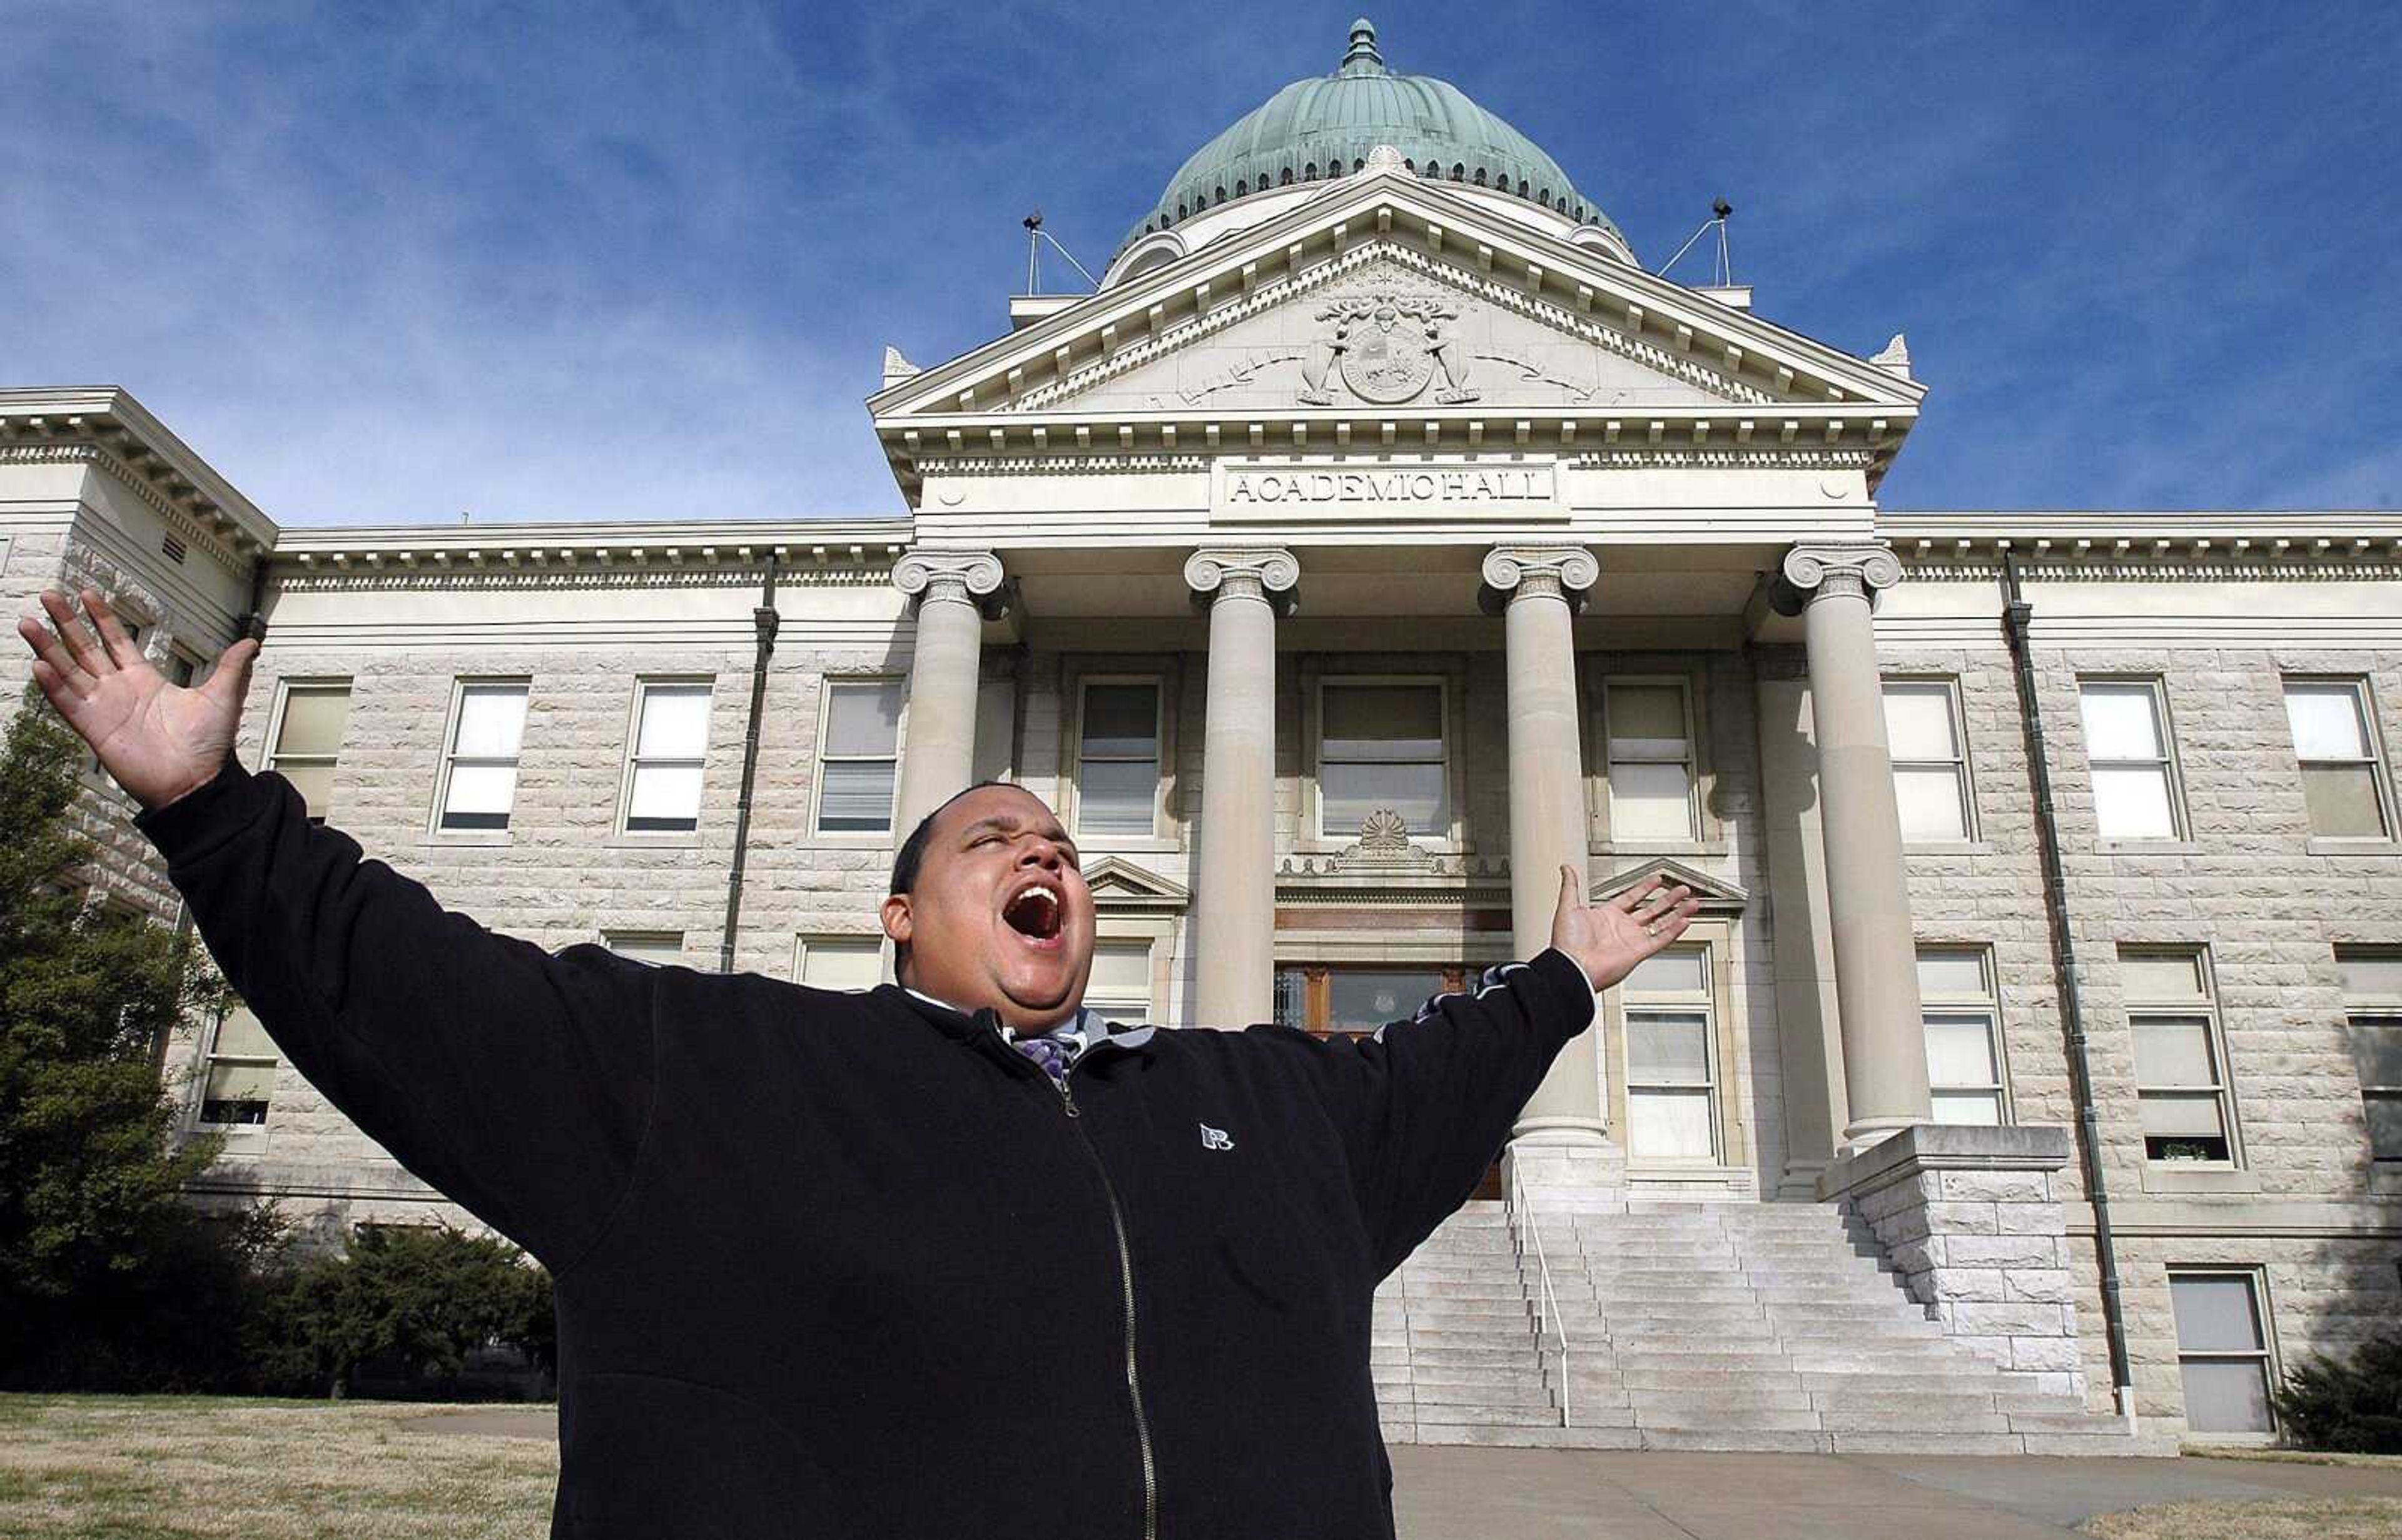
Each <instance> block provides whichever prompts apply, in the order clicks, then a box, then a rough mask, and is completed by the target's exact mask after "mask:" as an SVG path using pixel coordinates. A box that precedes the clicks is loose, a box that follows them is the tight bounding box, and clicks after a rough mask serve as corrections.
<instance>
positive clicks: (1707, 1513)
mask: <svg viewBox="0 0 2402 1540" xmlns="http://www.w3.org/2000/svg"><path fill="white" fill-rule="evenodd" d="M1392 1454H1393V1500H1394V1502H1393V1506H1394V1508H1395V1511H1396V1515H1397V1517H1398V1519H1399V1520H1400V1529H1401V1540H1602V1537H1604V1536H1607V1537H1608V1540H1764V1537H1773V1540H1821V1537H1824V1540H1858V1536H1860V1535H1863V1534H1912V1535H1924V1536H1927V1537H1929V1540H2059V1536H2060V1535H2061V1534H2062V1533H2064V1531H2068V1530H2072V1529H2074V1528H2075V1527H2076V1525H2078V1523H2080V1522H2082V1521H2083V1520H2084V1519H2090V1518H2091V1517H2092V1516H2093V1515H2095V1514H2097V1513H2116V1512H2119V1511H2121V1510H2123V1509H2126V1508H2133V1507H2142V1506H2146V1505H2147V1504H2152V1503H2172V1502H2183V1501H2189V1500H2202V1499H2216V1500H2220V1501H2230V1502H2241V1501H2245V1500H2257V1499H2263V1498H2272V1497H2287V1496H2316V1497H2328V1496H2338V1495H2345V1494H2352V1493H2374V1494H2377V1495H2381V1496H2393V1497H2402V1468H2391V1469H2377V1470H2367V1469H2354V1468H2351V1467H2346V1466H2338V1465H2303V1464H2270V1463H2267V1462H2247V1461H2234V1460H2202V1459H2179V1460H2133V1459H2117V1460H2099V1459H2091V1458H2082V1459H2061V1458H2054V1457H2048V1456H2041V1455H2006V1456H1992V1457H1975V1456H1967V1455H1905V1454H1892V1455H1884V1454H1854V1455H1843V1454H1671V1453H1665V1452H1659V1451H1645V1452H1639V1453H1622V1452H1618V1451H1583V1450H1498V1449H1469V1448H1459V1447H1436V1446H1429V1445H1405V1446H1401V1447H1398V1448H1396V1449H1395V1450H1394V1451H1392Z"/></svg>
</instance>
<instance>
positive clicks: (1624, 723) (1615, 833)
mask: <svg viewBox="0 0 2402 1540" xmlns="http://www.w3.org/2000/svg"><path fill="white" fill-rule="evenodd" d="M1601 703H1602V704H1601V716H1602V736H1603V741H1604V743H1605V745H1606V752H1607V754H1608V780H1609V837H1610V839H1611V840H1612V841H1613V842H1614V841H1619V840H1692V839H1698V838H1699V837H1700V834H1699V832H1698V831H1697V829H1696V827H1695V821H1694V807H1693V729H1692V709H1691V707H1692V702H1691V698H1690V697H1689V696H1688V694H1687V693H1686V688H1685V683H1684V681H1681V680H1606V681H1603V683H1602V687H1601Z"/></svg>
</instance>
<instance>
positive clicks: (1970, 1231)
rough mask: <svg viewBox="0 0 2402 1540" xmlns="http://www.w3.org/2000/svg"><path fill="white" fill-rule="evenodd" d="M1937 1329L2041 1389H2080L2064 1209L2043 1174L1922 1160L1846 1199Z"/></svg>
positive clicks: (2066, 1392) (2072, 1391)
mask: <svg viewBox="0 0 2402 1540" xmlns="http://www.w3.org/2000/svg"><path fill="white" fill-rule="evenodd" d="M1843 1208H1844V1211H1845V1212H1847V1213H1849V1214H1853V1215H1855V1216H1857V1217H1858V1218H1859V1219H1861V1220H1862V1221H1863V1222H1864V1223H1866V1224H1867V1225H1868V1227H1869V1229H1870V1230H1871V1232H1873V1233H1874V1234H1875V1236H1876V1238H1877V1242H1878V1244H1880V1245H1881V1246H1882V1247H1883V1248H1884V1253H1885V1256H1886V1258H1887V1259H1888V1260H1890V1261H1891V1262H1892V1263H1893V1266H1894V1270H1895V1271H1896V1272H1898V1273H1899V1274H1900V1276H1901V1280H1902V1285H1903V1286H1904V1287H1905V1288H1906V1289H1907V1290H1908V1291H1909V1293H1910V1297H1911V1298H1912V1299H1915V1300H1916V1301H1918V1303H1920V1304H1921V1305H1924V1306H1926V1313H1927V1315H1928V1317H1929V1318H1930V1319H1933V1320H1935V1321H1938V1322H1940V1323H1941V1325H1942V1327H1943V1332H1944V1335H1945V1336H1947V1337H1949V1338H1951V1339H1952V1341H1953V1342H1955V1343H1956V1344H1958V1345H1959V1346H1961V1347H1963V1348H1966V1349H1967V1350H1968V1351H1969V1352H1971V1353H1974V1354H1976V1355H1977V1356H1978V1357H1980V1358H1982V1359H1984V1360H1985V1361H1986V1362H1987V1363H1990V1364H1992V1365H1993V1366H1994V1367H1995V1368H1999V1369H2002V1370H2004V1371H2006V1372H2008V1373H2009V1374H2011V1375H2012V1376H2014V1377H2018V1378H2022V1379H2023V1380H2024V1381H2025V1382H2027V1383H2028V1384H2029V1385H2030V1386H2031V1387H2033V1388H2036V1389H2038V1390H2041V1391H2044V1392H2046V1393H2048V1394H2053V1395H2062V1396H2082V1395H2085V1394H2086V1391H2087V1385H2086V1380H2085V1372H2084V1368H2083V1364H2082V1360H2081V1356H2080V1354H2079V1352H2078V1342H2079V1333H2078V1310H2077V1303H2076V1286H2075V1284H2074V1282H2073V1280H2072V1278H2071V1275H2070V1272H2069V1265H2068V1263H2069V1255H2068V1239H2067V1233H2066V1231H2067V1211H2066V1209H2065V1208H2064V1206H2063V1205H2062V1204H2061V1203H2059V1202H2058V1200H2057V1199H2056V1198H2055V1196H2054V1194H2053V1191H2052V1176H2051V1174H2050V1173H2048V1172H2044V1171H2035V1170H2015V1171H2013V1170H1978V1171H1965V1170H1963V1171H1944V1170H1936V1171H1926V1170H1920V1171H1916V1172H1915V1173H1914V1174H1912V1175H1908V1176H1902V1177H1901V1178H1900V1179H1898V1180H1895V1181H1892V1182H1889V1183H1887V1184H1886V1185H1884V1186H1882V1187H1876V1188H1872V1189H1869V1190H1866V1191H1862V1192H1860V1193H1857V1195H1855V1196H1852V1197H1849V1198H1846V1199H1845V1200H1844V1202H1843Z"/></svg>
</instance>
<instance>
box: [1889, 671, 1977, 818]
mask: <svg viewBox="0 0 2402 1540" xmlns="http://www.w3.org/2000/svg"><path fill="white" fill-rule="evenodd" d="M1884 736H1885V741H1886V743H1887V744H1888V745H1890V746H1891V748H1892V749H1893V792H1894V800H1895V801H1896V802H1897V803H1898V804H1900V806H1901V837H1902V838H1903V839H1904V840H1905V841H1909V842H1911V843H1913V844H1927V843H1938V842H1941V841H1945V840H1966V839H1968V838H1971V837H1972V836H1971V835H1970V833H1969V830H1970V828H1971V827H1972V825H1971V823H1970V819H1969V811H1970V809H1969V801H1968V749H1967V743H1966V741H1965V740H1964V739H1963V738H1962V737H1961V735H1960V694H1959V690H1958V688H1957V686H1956V684H1955V682H1954V681H1952V680H1948V679H1889V680H1887V681H1884Z"/></svg>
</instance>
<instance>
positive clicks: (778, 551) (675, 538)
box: [273, 516, 914, 572]
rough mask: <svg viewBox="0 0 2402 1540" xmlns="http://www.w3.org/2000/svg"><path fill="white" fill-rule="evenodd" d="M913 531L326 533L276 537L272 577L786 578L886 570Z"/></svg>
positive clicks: (720, 527)
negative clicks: (786, 568)
mask: <svg viewBox="0 0 2402 1540" xmlns="http://www.w3.org/2000/svg"><path fill="white" fill-rule="evenodd" d="M913 530H914V525H913V522H912V521H911V520H910V519H909V518H908V517H906V516H901V517H893V518H863V519H832V518H828V519H779V520H772V521H771V520H764V519H677V520H664V519H629V520H624V521H611V520H598V519H579V520H575V521H573V522H559V523H518V524H387V525H334V526H325V527H320V528H313V529H286V530H284V531H283V536H282V538H281V539H279V540H278V541H277V543H276V546H275V553H274V558H273V560H274V566H275V568H276V570H277V571H411V570H415V571H444V570H450V571H461V570H470V569H478V568H481V569H491V570H507V569H518V570H521V571H541V570H545V569H549V570H558V571H573V570H575V569H577V568H580V567H581V568H598V569H605V568H610V567H614V566H624V567H630V568H642V567H662V568H669V569H674V568H687V569H690V570H693V571H704V570H709V569H725V568H735V567H741V568H751V567H760V566H764V565H765V564H766V559H767V557H769V556H770V555H773V556H774V557H776V558H777V560H778V562H779V563H780V564H789V565H790V567H791V568H792V570H794V571H796V572H797V571H805V570H808V569H809V568H848V567H874V568H877V569H878V570H881V569H883V568H887V567H890V565H891V563H892V560H893V559H894V558H895V557H898V556H900V555H901V553H902V552H903V551H904V550H906V549H907V547H908V544H909V542H910V539H911V537H912V533H913Z"/></svg>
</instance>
